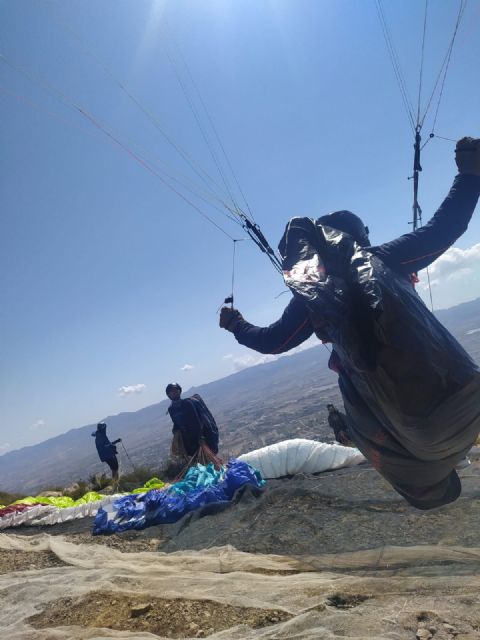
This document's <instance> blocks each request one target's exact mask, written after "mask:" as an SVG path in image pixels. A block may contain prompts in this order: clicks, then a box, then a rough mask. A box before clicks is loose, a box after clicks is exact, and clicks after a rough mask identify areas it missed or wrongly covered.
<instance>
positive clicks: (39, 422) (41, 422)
mask: <svg viewBox="0 0 480 640" xmlns="http://www.w3.org/2000/svg"><path fill="white" fill-rule="evenodd" d="M44 426H45V420H37V421H36V422H34V423H33V424H32V425H31V426H30V431H36V429H41V428H42V427H44Z"/></svg>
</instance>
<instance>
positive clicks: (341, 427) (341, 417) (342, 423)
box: [327, 404, 353, 447]
mask: <svg viewBox="0 0 480 640" xmlns="http://www.w3.org/2000/svg"><path fill="white" fill-rule="evenodd" d="M327 409H328V424H329V426H330V428H331V429H332V431H333V433H334V434H335V440H336V441H337V442H338V443H339V444H341V445H343V446H344V447H351V446H353V443H352V440H351V438H350V435H349V433H348V424H347V416H346V415H345V414H344V413H342V412H341V411H339V410H338V409H337V408H336V406H335V405H334V404H327Z"/></svg>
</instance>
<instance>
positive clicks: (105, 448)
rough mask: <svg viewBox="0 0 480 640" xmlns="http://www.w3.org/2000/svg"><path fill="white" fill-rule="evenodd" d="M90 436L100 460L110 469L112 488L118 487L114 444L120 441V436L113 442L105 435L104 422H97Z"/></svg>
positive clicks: (105, 427)
mask: <svg viewBox="0 0 480 640" xmlns="http://www.w3.org/2000/svg"><path fill="white" fill-rule="evenodd" d="M92 436H93V437H94V438H95V446H96V447H97V452H98V456H99V458H100V460H101V461H102V462H106V463H107V464H108V466H109V467H110V469H111V471H112V483H113V488H114V489H117V487H118V458H117V453H118V451H117V447H116V446H115V445H116V444H118V443H119V442H121V441H122V439H121V438H117V439H116V440H114V441H113V442H110V440H109V439H108V437H107V425H106V423H105V422H99V423H98V424H97V430H96V431H95V432H94V433H92Z"/></svg>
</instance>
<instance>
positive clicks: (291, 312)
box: [220, 298, 313, 354]
mask: <svg viewBox="0 0 480 640" xmlns="http://www.w3.org/2000/svg"><path fill="white" fill-rule="evenodd" d="M220 326H221V327H222V328H223V329H227V331H231V332H232V333H233V335H234V336H235V338H236V339H237V342H239V343H240V344H243V345H244V346H246V347H249V348H250V349H254V350H255V351H259V352H260V353H271V354H276V353H283V352H284V351H289V350H290V349H293V348H294V347H298V345H299V344H302V342H305V340H307V339H308V338H309V337H310V336H311V335H312V333H313V327H312V323H311V321H310V317H309V314H308V311H307V309H306V307H305V305H304V304H303V302H302V301H301V300H299V299H298V298H292V299H291V300H290V302H289V304H288V305H287V307H286V308H285V311H284V312H283V314H282V316H281V318H280V319H279V320H277V321H276V322H274V323H273V324H271V325H269V326H268V327H256V326H255V325H253V324H250V322H247V321H246V320H244V319H243V317H242V315H241V314H240V313H239V312H238V311H237V310H236V309H229V308H228V307H224V308H223V309H222V311H221V314H220Z"/></svg>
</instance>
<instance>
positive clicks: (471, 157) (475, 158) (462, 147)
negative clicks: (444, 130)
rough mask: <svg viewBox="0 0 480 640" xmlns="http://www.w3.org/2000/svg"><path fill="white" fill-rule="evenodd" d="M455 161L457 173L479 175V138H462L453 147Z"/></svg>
mask: <svg viewBox="0 0 480 640" xmlns="http://www.w3.org/2000/svg"><path fill="white" fill-rule="evenodd" d="M455 162H456V163H457V167H458V171H459V173H470V174H473V175H475V176H480V139H479V138H462V139H461V140H459V141H458V142H457V146H456V147H455Z"/></svg>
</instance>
